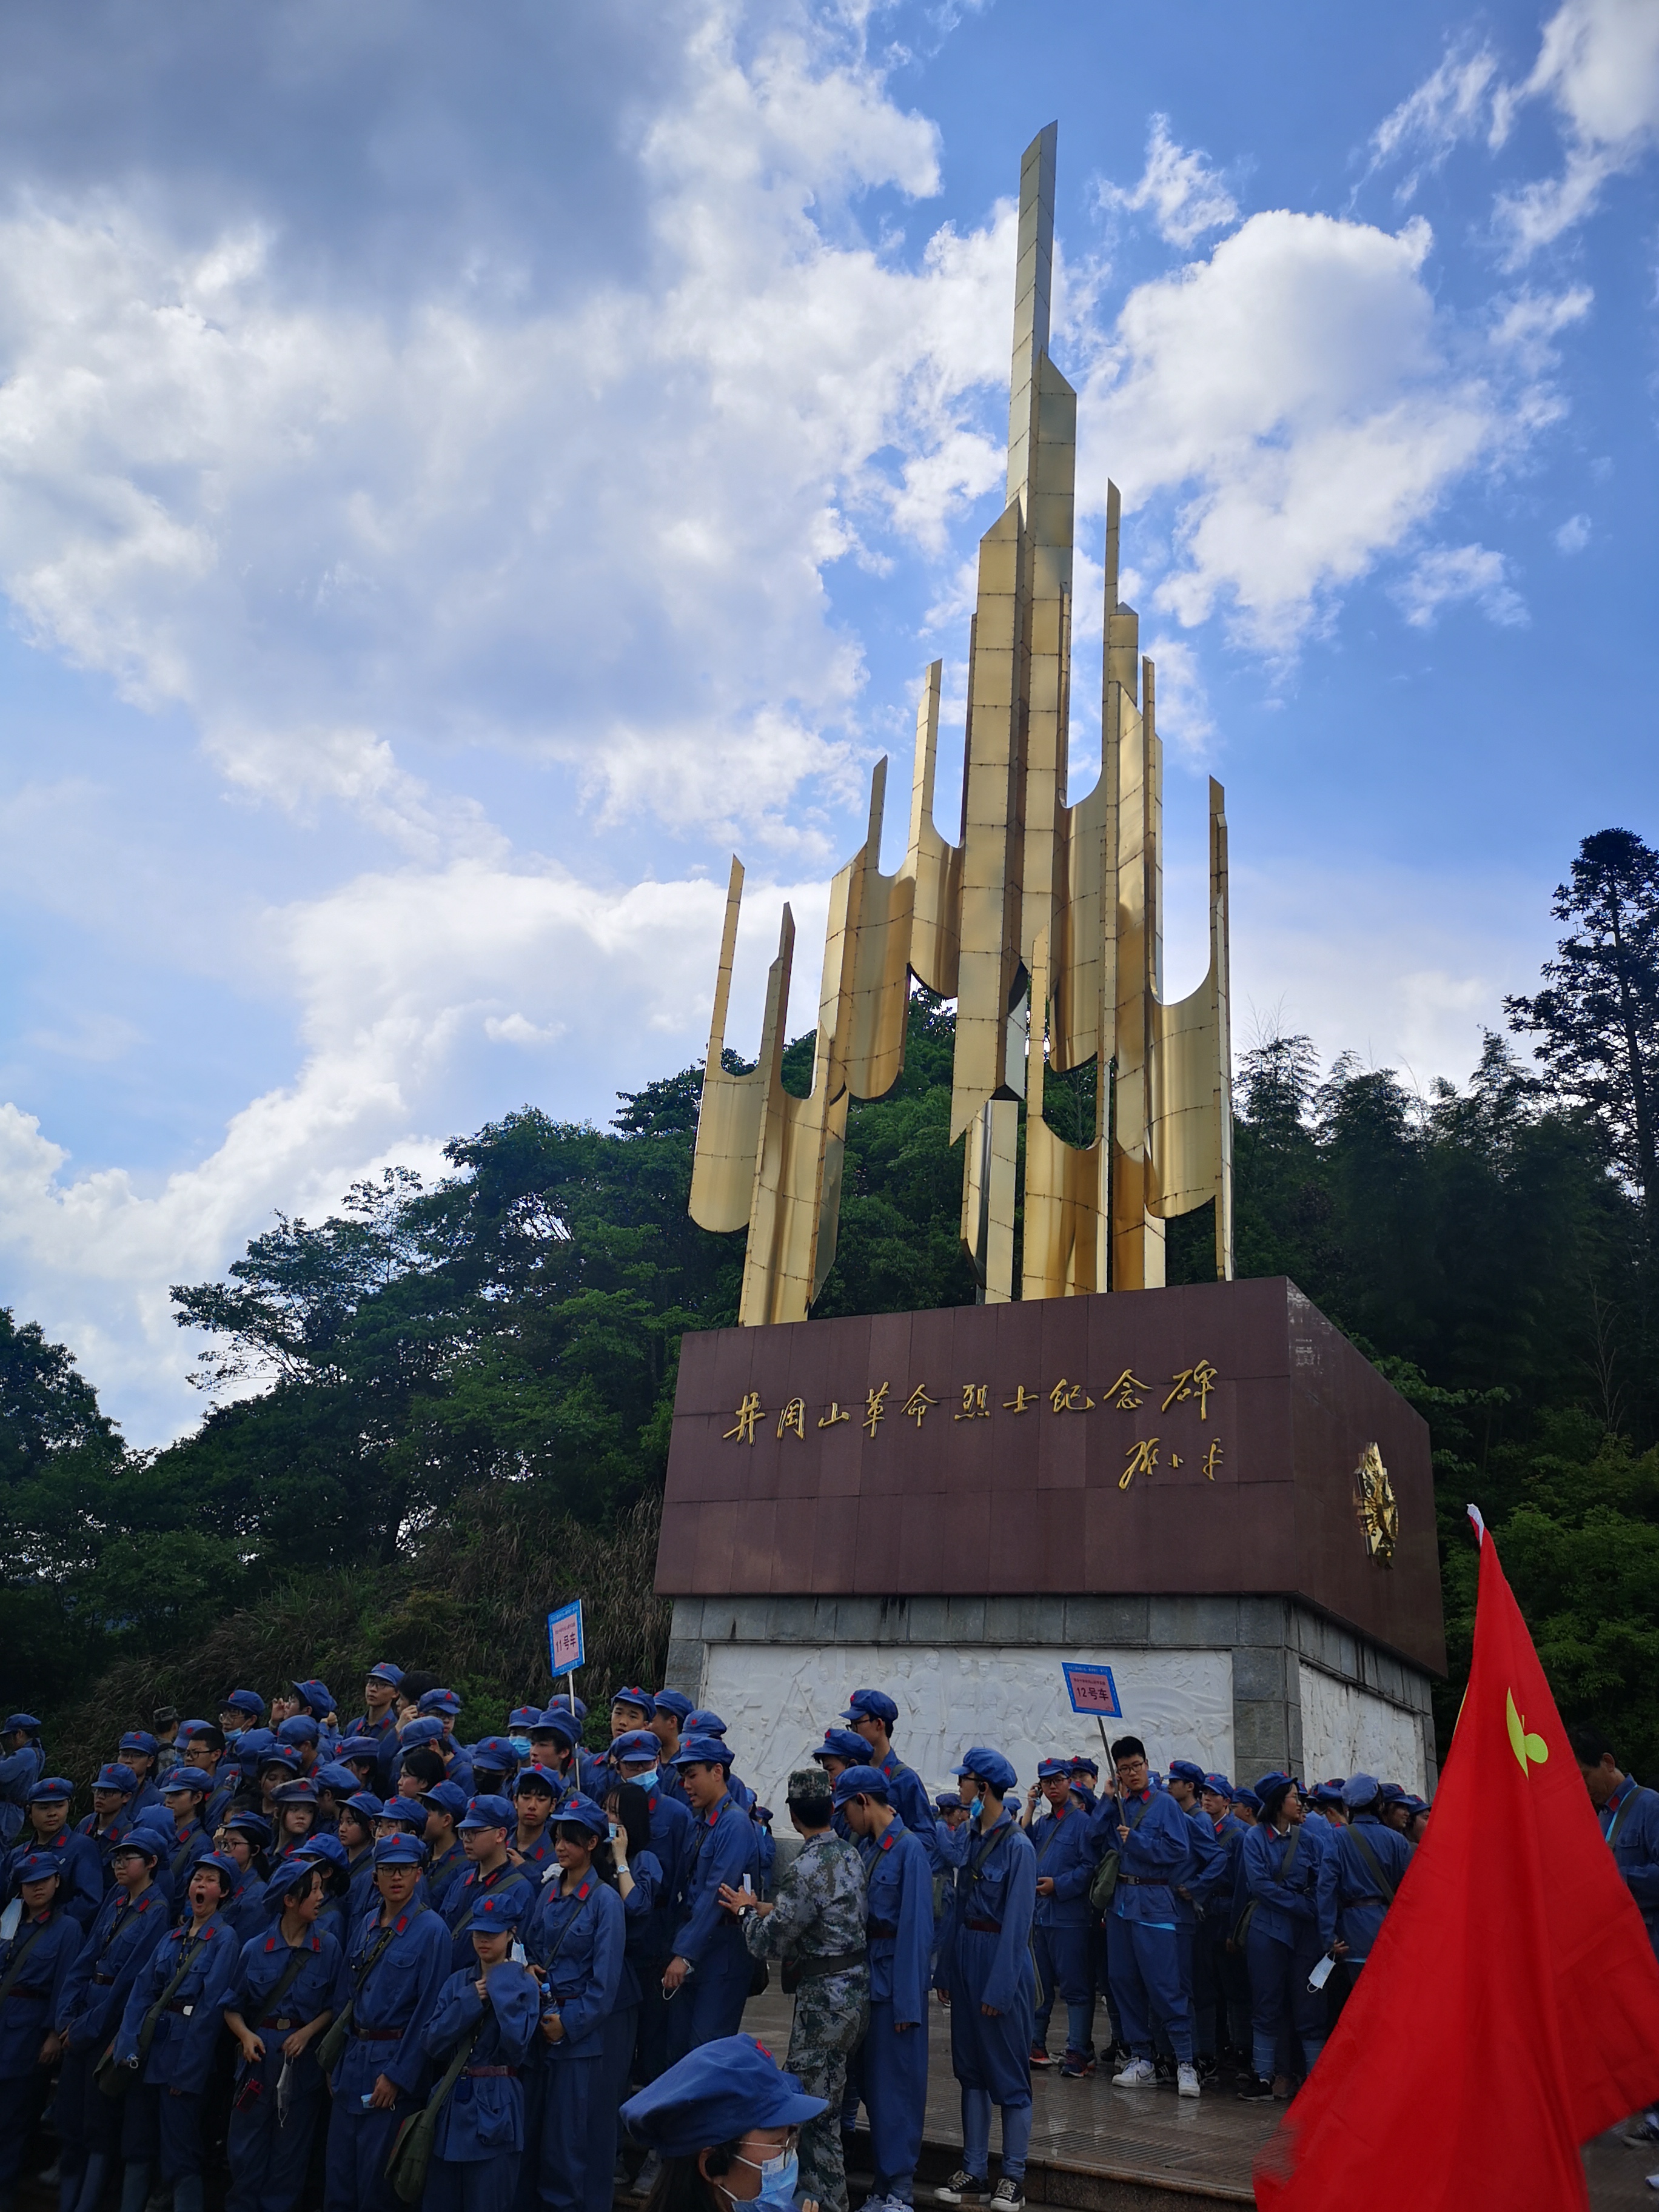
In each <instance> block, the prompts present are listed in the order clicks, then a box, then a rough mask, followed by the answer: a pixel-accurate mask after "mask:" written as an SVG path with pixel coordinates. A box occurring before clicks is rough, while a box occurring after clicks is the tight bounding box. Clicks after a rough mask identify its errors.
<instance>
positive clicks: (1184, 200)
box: [1097, 115, 1238, 247]
mask: <svg viewBox="0 0 1659 2212" xmlns="http://www.w3.org/2000/svg"><path fill="white" fill-rule="evenodd" d="M1097 198H1098V201H1099V204H1100V205H1101V206H1102V207H1103V209H1107V210H1114V209H1118V208H1121V209H1124V210H1127V211H1129V212H1131V213H1134V214H1139V213H1140V212H1142V211H1143V210H1150V211H1151V214H1152V222H1153V223H1154V225H1155V227H1156V228H1157V230H1158V236H1159V237H1160V238H1165V239H1167V240H1169V242H1170V245H1171V246H1183V247H1185V246H1194V245H1196V243H1197V242H1198V240H1200V238H1202V237H1203V235H1204V234H1205V232H1206V230H1221V229H1225V228H1226V226H1227V225H1228V224H1230V223H1233V222H1237V220H1238V203H1237V200H1235V199H1234V197H1233V196H1232V194H1231V192H1230V191H1228V190H1227V187H1226V185H1225V184H1224V183H1223V182H1222V180H1221V178H1220V176H1219V175H1218V173H1217V172H1216V171H1215V170H1214V169H1212V167H1211V166H1210V164H1209V161H1208V160H1207V158H1206V156H1205V155H1203V154H1200V153H1198V152H1195V151H1191V150H1188V149H1186V148H1183V147H1181V146H1177V145H1176V143H1175V141H1174V140H1173V139H1172V138H1171V137H1170V118H1169V117H1168V116H1167V115H1154V116H1153V118H1152V129H1151V131H1150V132H1149V134H1148V136H1147V140H1146V168H1145V169H1144V170H1143V171H1142V172H1141V176H1140V181H1139V184H1137V185H1133V186H1131V187H1130V188H1128V189H1127V190H1126V189H1125V188H1124V187H1123V186H1122V185H1112V184H1106V183H1102V184H1101V185H1098V186H1097Z"/></svg>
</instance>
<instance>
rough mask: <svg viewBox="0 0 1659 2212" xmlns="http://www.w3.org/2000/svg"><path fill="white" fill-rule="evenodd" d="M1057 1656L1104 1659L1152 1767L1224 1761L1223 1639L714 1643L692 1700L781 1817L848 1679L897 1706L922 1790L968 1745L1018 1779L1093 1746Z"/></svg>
mask: <svg viewBox="0 0 1659 2212" xmlns="http://www.w3.org/2000/svg"><path fill="white" fill-rule="evenodd" d="M1062 1659H1073V1660H1075V1659H1083V1660H1091V1661H1095V1662H1103V1663H1104V1664H1106V1665H1108V1666H1109V1667H1110V1668H1111V1669H1112V1674H1113V1678H1114V1680H1115V1682H1116V1684H1117V1691H1118V1699H1119V1702H1120V1703H1121V1705H1122V1707H1123V1716H1124V1717H1123V1721H1122V1723H1121V1729H1117V1728H1115V1727H1114V1726H1113V1724H1112V1723H1108V1724H1107V1728H1108V1734H1109V1735H1112V1734H1117V1733H1124V1734H1130V1735H1139V1737H1141V1738H1142V1740H1143V1741H1145V1743H1146V1750H1147V1754H1148V1756H1149V1758H1150V1759H1151V1760H1152V1765H1154V1767H1156V1768H1158V1770H1159V1771H1164V1769H1165V1768H1167V1766H1168V1765H1169V1763H1170V1760H1171V1759H1197V1760H1199V1761H1200V1764H1201V1765H1204V1766H1205V1767H1206V1768H1216V1767H1219V1768H1221V1769H1222V1770H1224V1771H1225V1772H1227V1773H1229V1774H1231V1771H1232V1755H1233V1665H1232V1656H1231V1653H1230V1652H1226V1651H1184V1650H1167V1651H1131V1652H1123V1653H1119V1652H1115V1651H1105V1650H1077V1649H1074V1648H1073V1647H1071V1646H1069V1645H1068V1646H1064V1647H1062V1646H1059V1645H1056V1646H1054V1647H1053V1648H1051V1649H1047V1650H1045V1649H1043V1648H1042V1647H1037V1648H1035V1649H1034V1648H1033V1647H1032V1646H1030V1644H1022V1645H1017V1646H1012V1647H1009V1646H999V1645H985V1644H975V1645H970V1646H958V1647H954V1648H951V1647H946V1648H945V1649H941V1650H907V1649H905V1648H903V1647H901V1646H897V1645H894V1644H883V1645H880V1646H877V1645H875V1644H712V1645H710V1646H709V1647H708V1657H707V1660H706V1662H705V1667H704V1673H703V1682H702V1701H703V1703H704V1704H705V1705H709V1706H711V1707H712V1708H713V1709H714V1711H716V1712H717V1713H719V1714H720V1717H721V1719H722V1720H724V1721H725V1723H726V1741H727V1742H728V1743H729V1744H730V1745H731V1747H732V1753H733V1755H734V1759H735V1761H736V1768H737V1771H738V1774H739V1775H740V1776H741V1777H742V1778H743V1779H744V1781H745V1782H747V1783H749V1784H751V1786H752V1787H753V1788H754V1789H755V1790H757V1791H758V1792H759V1793H760V1796H761V1800H762V1802H763V1803H764V1804H768V1805H770V1806H771V1807H772V1808H773V1809H774V1810H775V1812H776V1813H777V1814H778V1815H779V1819H780V1820H781V1821H784V1822H785V1823H786V1825H787V1816H786V1815H785V1814H784V1813H783V1796H784V1784H785V1783H786V1781H787V1777H788V1774H789V1770H790V1769H791V1767H793V1766H796V1765H799V1764H800V1763H801V1761H802V1759H804V1758H805V1754H806V1753H808V1752H809V1751H811V1749H812V1747H814V1746H815V1745H817V1744H818V1743H820V1742H821V1741H823V1732H824V1730H825V1729H828V1728H838V1727H840V1726H842V1720H841V1715H842V1712H844V1711H845V1710H846V1706H847V1700H848V1698H849V1697H850V1696H851V1694H852V1692H854V1690H858V1689H881V1690H885V1691H886V1692H887V1694H888V1695H889V1697H890V1698H891V1699H893V1701H894V1703H895V1704H896V1705H897V1707H898V1709H899V1718H898V1720H897V1722H896V1724H895V1727H894V1735H893V1743H894V1748H895V1749H896V1751H897V1753H898V1754H899V1756H900V1758H901V1759H903V1760H904V1762H905V1764H906V1765H909V1766H914V1767H915V1770H916V1771H917V1772H918V1773H919V1774H920V1775H921V1778H922V1780H923V1781H924V1782H925V1783H926V1784H927V1786H928V1789H929V1790H930V1791H938V1790H945V1789H949V1788H951V1787H952V1786H953V1785H952V1781H951V1769H952V1767H954V1766H956V1765H957V1764H958V1763H959V1762H960V1760H961V1758H962V1754H963V1751H964V1750H965V1749H966V1748H967V1747H968V1746H969V1744H972V1743H986V1744H992V1745H994V1747H996V1749H997V1750H999V1751H1000V1752H1002V1753H1005V1754H1006V1756H1007V1757H1008V1758H1009V1759H1012V1761H1013V1764H1014V1767H1015V1770H1016V1771H1017V1772H1018V1776H1019V1779H1020V1786H1021V1788H1022V1789H1024V1788H1025V1787H1026V1786H1027V1785H1028V1784H1030V1783H1031V1782H1033V1781H1035V1780H1036V1766H1037V1761H1038V1759H1048V1758H1052V1757H1054V1755H1055V1754H1056V1753H1069V1752H1087V1753H1089V1755H1090V1756H1091V1758H1094V1759H1102V1753H1101V1747H1100V1731H1099V1729H1097V1727H1096V1725H1095V1723H1094V1722H1093V1721H1092V1720H1091V1719H1088V1718H1086V1717H1084V1716H1083V1715H1081V1714H1078V1713H1074V1712H1073V1711H1072V1709H1071V1703H1070V1700H1069V1699H1067V1697H1066V1685H1065V1680H1064V1677H1063V1676H1062V1675H1061V1674H1060V1662H1061V1660H1062Z"/></svg>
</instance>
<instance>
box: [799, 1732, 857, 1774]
mask: <svg viewBox="0 0 1659 2212" xmlns="http://www.w3.org/2000/svg"><path fill="white" fill-rule="evenodd" d="M807 1756H808V1758H809V1759H817V1760H819V1761H822V1760H823V1759H845V1760H846V1761H847V1764H848V1765H849V1766H863V1765H866V1764H867V1762H868V1760H869V1757H870V1747H869V1745H868V1744H867V1743H866V1741H864V1738H863V1737H862V1736H861V1735H854V1733H853V1731H852V1729H825V1730H824V1731H823V1742H822V1743H821V1744H820V1745H819V1746H818V1747H817V1750H816V1751H813V1752H809V1753H807Z"/></svg>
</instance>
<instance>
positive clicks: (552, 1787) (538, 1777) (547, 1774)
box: [428, 1759, 564, 1797]
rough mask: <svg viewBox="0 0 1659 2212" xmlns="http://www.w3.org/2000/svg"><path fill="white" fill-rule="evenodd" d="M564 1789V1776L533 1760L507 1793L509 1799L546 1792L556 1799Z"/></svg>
mask: <svg viewBox="0 0 1659 2212" xmlns="http://www.w3.org/2000/svg"><path fill="white" fill-rule="evenodd" d="M438 1786H439V1788H440V1789H441V1790H447V1789H450V1788H451V1787H453V1784H449V1783H447V1782H441V1783H440V1784H439V1785H438ZM563 1788H564V1777H563V1776H562V1774H556V1773H555V1772H554V1771H553V1769H552V1768H551V1767H550V1766H541V1765H538V1764H537V1762H536V1761H535V1760H534V1759H531V1760H529V1761H527V1762H526V1765H523V1766H521V1767H520V1769H519V1771H518V1772H517V1773H516V1774H515V1775H514V1776H513V1786H512V1788H511V1789H510V1790H508V1791H507V1795H508V1796H509V1797H517V1796H520V1795H521V1793H522V1792H523V1791H525V1790H546V1792H547V1794H548V1796H550V1797H556V1796H558V1795H559V1793H560V1792H561V1790H562V1789H563ZM428 1794H429V1793H428Z"/></svg>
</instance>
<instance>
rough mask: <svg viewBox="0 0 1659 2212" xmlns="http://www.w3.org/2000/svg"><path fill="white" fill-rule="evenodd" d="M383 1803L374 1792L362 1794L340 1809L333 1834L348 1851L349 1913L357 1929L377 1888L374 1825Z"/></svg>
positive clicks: (349, 1798) (363, 1792) (349, 1800)
mask: <svg viewBox="0 0 1659 2212" xmlns="http://www.w3.org/2000/svg"><path fill="white" fill-rule="evenodd" d="M379 1818H380V1799H379V1798H378V1797H377V1796H375V1795H374V1791H373V1790H359V1791H358V1792H357V1795H356V1796H355V1797H348V1798H347V1799H346V1801H345V1802H344V1804H343V1805H342V1806H341V1808H340V1813H339V1818H338V1820H337V1821H336V1823H335V1827H334V1833H335V1835H336V1837H337V1839H338V1840H339V1842H340V1843H341V1844H343V1845H344V1847H345V1853H346V1872H347V1874H348V1875H349V1877H350V1880H351V1905H350V1912H351V1918H352V1923H353V1924H354V1925H355V1924H356V1920H357V1916H358V1914H359V1913H360V1912H362V1911H365V1910H366V1909H367V1907H368V1900H369V1898H370V1895H371V1894H372V1893H373V1890H374V1824H375V1822H376V1821H377V1820H379Z"/></svg>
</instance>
